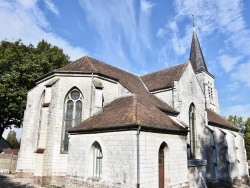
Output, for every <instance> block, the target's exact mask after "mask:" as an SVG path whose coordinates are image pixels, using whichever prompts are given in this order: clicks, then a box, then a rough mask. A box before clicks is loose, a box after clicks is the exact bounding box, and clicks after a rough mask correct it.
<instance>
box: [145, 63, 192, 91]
mask: <svg viewBox="0 0 250 188" xmlns="http://www.w3.org/2000/svg"><path fill="white" fill-rule="evenodd" d="M188 63H189V62H186V63H184V64H181V65H177V66H174V67H170V68H167V69H164V70H161V71H157V72H154V73H151V74H147V75H144V76H141V79H142V81H143V82H144V83H145V85H146V86H147V88H148V90H149V91H155V90H160V89H165V88H168V87H170V86H172V85H173V84H174V81H179V80H180V78H181V76H182V74H183V72H184V70H185V69H186V67H187V65H188Z"/></svg>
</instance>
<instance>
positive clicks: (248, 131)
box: [244, 117, 250, 138]
mask: <svg viewBox="0 0 250 188" xmlns="http://www.w3.org/2000/svg"><path fill="white" fill-rule="evenodd" d="M244 134H245V137H248V138H250V117H249V118H247V120H246V121H245V129H244Z"/></svg>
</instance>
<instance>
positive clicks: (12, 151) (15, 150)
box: [3, 148, 19, 155]
mask: <svg viewBox="0 0 250 188" xmlns="http://www.w3.org/2000/svg"><path fill="white" fill-rule="evenodd" d="M18 151H19V149H9V148H8V149H3V152H4V153H5V154H13V155H18Z"/></svg>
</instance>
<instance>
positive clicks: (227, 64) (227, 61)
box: [219, 54, 242, 73]
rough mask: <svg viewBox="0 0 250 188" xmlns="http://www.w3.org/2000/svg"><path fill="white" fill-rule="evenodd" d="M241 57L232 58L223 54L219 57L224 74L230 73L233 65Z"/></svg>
mask: <svg viewBox="0 0 250 188" xmlns="http://www.w3.org/2000/svg"><path fill="white" fill-rule="evenodd" d="M241 59H242V57H241V56H236V57H232V56H230V55H226V54H223V55H221V56H220V57H219V60H220V65H221V67H222V68H223V69H224V71H225V72H226V73H228V72H230V71H232V70H233V69H234V68H235V65H236V64H237V63H238V62H239V60H241Z"/></svg>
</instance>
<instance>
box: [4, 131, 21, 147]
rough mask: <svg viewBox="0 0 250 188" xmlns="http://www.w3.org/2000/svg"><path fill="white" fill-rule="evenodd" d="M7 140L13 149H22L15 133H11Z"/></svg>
mask: <svg viewBox="0 0 250 188" xmlns="http://www.w3.org/2000/svg"><path fill="white" fill-rule="evenodd" d="M6 140H7V142H8V143H9V144H10V145H11V146H12V147H13V149H20V141H19V140H17V138H16V132H15V131H10V132H9V134H8V136H7V139H6Z"/></svg>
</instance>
